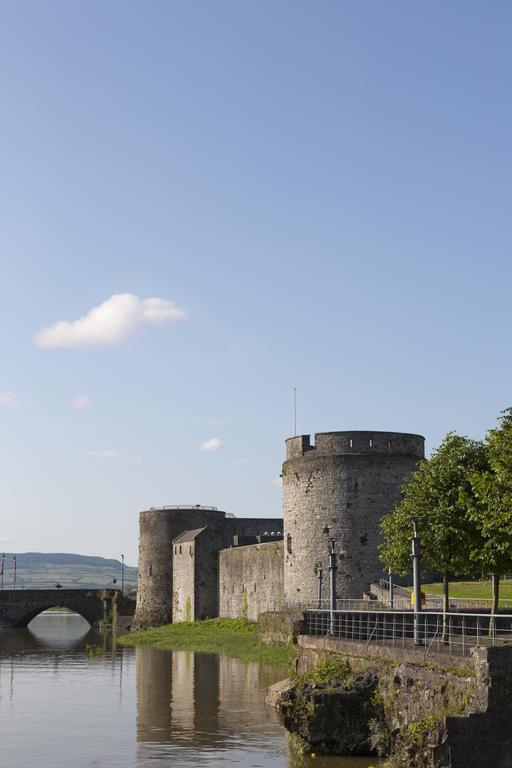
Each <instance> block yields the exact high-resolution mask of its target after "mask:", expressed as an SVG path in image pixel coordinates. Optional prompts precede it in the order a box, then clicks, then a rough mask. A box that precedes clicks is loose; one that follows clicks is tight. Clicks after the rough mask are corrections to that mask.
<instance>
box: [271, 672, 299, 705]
mask: <svg viewBox="0 0 512 768" xmlns="http://www.w3.org/2000/svg"><path fill="white" fill-rule="evenodd" d="M294 688H295V682H294V681H293V680H291V679H290V678H289V677H287V678H286V680H280V681H279V683H274V685H271V686H270V688H268V690H267V695H266V696H265V704H268V705H269V706H270V707H274V709H279V704H280V703H281V702H284V701H290V698H291V696H292V692H293V690H294Z"/></svg>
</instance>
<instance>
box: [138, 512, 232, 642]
mask: <svg viewBox="0 0 512 768" xmlns="http://www.w3.org/2000/svg"><path fill="white" fill-rule="evenodd" d="M225 515H226V513H225V512H222V511H221V510H220V509H217V508H216V507H201V506H200V505H196V506H190V507H187V506H180V507H152V508H151V509H148V510H146V511H145V512H141V513H140V515H139V576H138V580H137V607H136V611H135V619H134V626H135V627H136V628H137V629H145V628H148V627H158V626H161V625H162V624H168V623H169V622H171V621H172V556H173V552H172V541H173V539H175V538H177V537H178V536H179V535H180V534H181V533H183V532H184V531H190V530H193V529H195V528H203V527H204V526H211V528H212V529H213V531H215V532H217V533H219V534H220V535H222V534H223V530H224V520H225Z"/></svg>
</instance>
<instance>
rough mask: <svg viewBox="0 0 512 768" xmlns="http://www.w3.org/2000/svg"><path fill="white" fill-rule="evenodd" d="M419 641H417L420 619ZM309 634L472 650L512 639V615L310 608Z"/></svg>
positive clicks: (463, 652)
mask: <svg viewBox="0 0 512 768" xmlns="http://www.w3.org/2000/svg"><path fill="white" fill-rule="evenodd" d="M416 621H417V622H418V626H417V629H418V637H419V643H416V644H415V641H414V637H415V632H414V630H415V622H416ZM301 634H303V635H313V636H317V637H318V636H320V637H333V638H338V639H341V640H352V641H356V642H359V643H366V645H367V647H369V646H370V645H372V644H375V645H390V646H402V647H404V648H405V647H411V648H415V647H416V648H418V649H420V650H422V651H423V652H424V653H425V655H428V654H429V653H433V652H437V653H445V654H450V655H467V654H468V653H469V652H470V650H471V648H475V647H476V646H482V645H499V644H502V643H503V642H505V641H507V640H508V641H511V640H512V615H505V614H494V615H492V614H489V613H488V614H475V613H447V614H443V613H441V612H437V611H420V612H419V613H417V614H415V613H414V612H412V611H390V610H371V609H370V610H356V609H348V610H343V609H341V610H336V611H330V610H309V611H305V614H304V624H303V628H302V631H301Z"/></svg>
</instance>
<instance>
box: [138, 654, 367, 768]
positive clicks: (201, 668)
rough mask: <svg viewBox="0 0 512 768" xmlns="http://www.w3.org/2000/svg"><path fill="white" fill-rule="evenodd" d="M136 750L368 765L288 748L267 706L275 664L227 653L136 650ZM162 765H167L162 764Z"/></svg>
mask: <svg viewBox="0 0 512 768" xmlns="http://www.w3.org/2000/svg"><path fill="white" fill-rule="evenodd" d="M136 657H137V741H138V750H137V755H138V758H139V760H140V761H141V762H142V764H143V765H146V762H145V761H146V760H148V763H147V765H149V760H150V759H154V758H155V756H156V755H158V757H159V758H160V759H162V760H163V759H167V760H169V764H170V761H171V759H172V764H173V765H203V764H206V763H208V765H220V763H221V762H222V764H223V765H225V764H226V763H230V762H232V763H237V764H242V765H244V766H252V765H255V766H256V765H257V766H267V765H268V766H270V765H272V766H277V765H280V766H285V765H286V768H366V767H367V766H368V765H369V764H375V760H374V759H371V760H370V759H367V758H354V759H347V758H343V759H342V758H332V757H330V758H329V757H313V758H312V757H310V756H302V755H298V754H296V753H295V751H294V750H293V749H292V748H290V749H287V748H286V747H287V745H288V739H287V735H286V734H285V733H284V731H283V728H282V726H281V724H280V721H279V719H278V717H277V715H276V713H275V712H274V711H273V710H272V709H270V708H269V707H266V706H265V705H264V697H265V692H266V690H267V688H268V686H269V685H272V683H275V682H276V681H277V680H280V679H282V677H283V676H284V674H285V673H284V672H283V670H280V669H276V667H272V666H268V665H263V664H257V663H247V662H241V661H238V660H237V659H232V658H229V657H226V656H216V655H213V654H194V653H192V652H189V651H174V652H173V653H172V654H171V653H167V652H165V651H158V650H155V649H153V648H144V647H140V648H137V651H136ZM166 764H167V763H166Z"/></svg>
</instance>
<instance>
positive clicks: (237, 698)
mask: <svg viewBox="0 0 512 768" xmlns="http://www.w3.org/2000/svg"><path fill="white" fill-rule="evenodd" d="M87 645H100V646H101V648H102V649H104V654H103V655H101V656H99V657H97V658H88V657H87V656H86V653H85V649H86V646H87ZM282 676H283V672H282V671H281V670H279V669H276V668H275V667H271V666H265V665H260V664H254V663H252V664H246V663H242V662H239V661H237V660H236V659H230V658H227V657H218V656H216V655H206V654H194V653H191V652H174V653H172V654H171V653H169V652H165V651H159V650H156V649H152V648H142V647H141V648H138V649H137V650H136V651H133V650H132V649H124V648H122V647H119V646H118V647H117V648H116V646H115V644H114V645H112V644H111V642H110V639H109V638H108V637H107V636H103V635H101V634H100V633H98V632H95V631H92V630H90V629H89V627H88V625H87V623H85V622H84V621H83V620H81V619H80V618H79V617H78V616H76V615H72V614H62V615H59V614H56V613H53V614H43V615H41V616H39V617H38V618H37V619H36V620H34V622H32V624H31V625H30V628H29V629H19V630H3V631H1V632H0V765H2V766H6V768H11V767H12V768H33V767H34V766H35V765H37V766H38V768H69V766H73V768H91V766H99V767H101V768H106V767H107V766H108V768H121V767H122V768H157V766H158V768H170V767H171V766H172V768H188V766H203V765H206V764H207V765H208V768H221V766H222V768H226V765H227V766H228V768H229V765H230V764H236V765H237V768H271V767H272V768H367V766H368V765H369V764H375V761H374V760H370V759H368V760H366V759H358V760H350V759H343V758H330V759H326V758H316V759H311V758H308V757H306V758H303V757H300V756H295V755H292V754H291V753H290V754H288V752H287V747H286V744H287V736H286V733H285V732H284V730H283V728H282V726H281V724H280V722H279V719H278V717H277V715H276V714H275V712H274V711H273V710H271V709H269V708H267V707H266V706H265V705H264V703H263V702H264V693H265V691H266V688H267V687H268V686H269V685H271V684H272V683H273V682H275V681H276V680H279V679H280V678H281V677H282Z"/></svg>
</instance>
